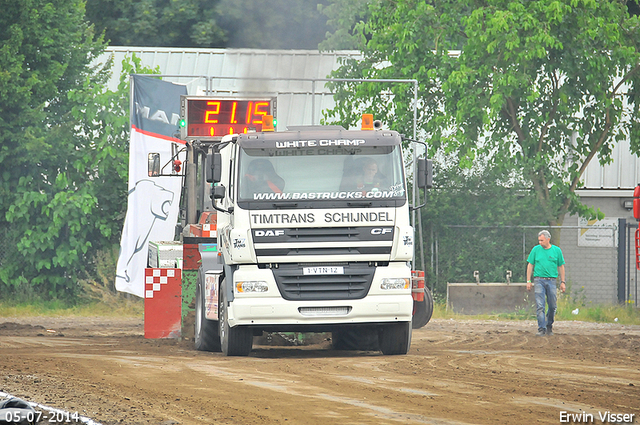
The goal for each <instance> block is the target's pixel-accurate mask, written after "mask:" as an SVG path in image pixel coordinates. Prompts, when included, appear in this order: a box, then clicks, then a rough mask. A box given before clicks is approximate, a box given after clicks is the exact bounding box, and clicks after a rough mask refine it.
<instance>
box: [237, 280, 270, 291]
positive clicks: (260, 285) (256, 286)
mask: <svg viewBox="0 0 640 425" xmlns="http://www.w3.org/2000/svg"><path fill="white" fill-rule="evenodd" d="M268 290H269V285H267V282H265V281H262V280H248V281H241V282H238V283H236V292H239V293H247V292H267V291H268Z"/></svg>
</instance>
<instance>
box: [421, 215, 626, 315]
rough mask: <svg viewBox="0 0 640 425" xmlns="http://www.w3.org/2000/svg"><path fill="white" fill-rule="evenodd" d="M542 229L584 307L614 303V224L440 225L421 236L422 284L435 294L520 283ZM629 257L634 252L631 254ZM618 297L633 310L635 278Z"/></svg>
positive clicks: (616, 228) (615, 247)
mask: <svg viewBox="0 0 640 425" xmlns="http://www.w3.org/2000/svg"><path fill="white" fill-rule="evenodd" d="M542 229H548V230H550V231H551V232H552V235H553V237H552V240H551V243H553V244H554V245H558V246H559V247H560V248H561V249H562V251H563V254H564V257H565V261H566V265H565V269H566V277H567V284H568V288H569V290H570V291H571V294H572V296H573V297H575V298H577V299H581V300H582V301H584V302H587V303H589V302H590V303H617V302H619V301H620V300H619V293H618V288H619V279H618V277H619V272H620V271H619V264H618V238H619V236H618V233H619V229H618V225H616V224H607V225H602V226H597V227H596V226H590V225H581V226H558V227H548V226H547V227H544V226H444V227H441V228H438V229H436V230H432V231H429V232H428V233H427V235H426V237H425V239H426V241H427V243H426V247H427V248H426V252H425V257H426V261H425V263H426V264H428V265H429V268H430V270H428V271H427V273H428V277H427V281H428V284H429V286H430V287H431V288H432V290H433V291H434V292H435V293H436V294H444V293H446V285H447V283H448V282H450V283H454V282H457V283H467V282H477V281H479V282H483V283H498V282H507V281H511V282H525V281H526V270H527V257H528V255H529V253H530V251H531V249H532V248H533V247H534V246H535V245H537V244H538V233H539V232H540V230H542ZM634 258H635V252H634ZM629 278H630V281H629V284H628V286H629V288H630V290H628V291H626V293H625V295H624V297H625V299H627V300H630V302H632V303H635V304H636V305H637V297H638V293H637V290H636V291H635V292H634V291H633V289H634V288H637V279H635V278H634V277H633V276H630V277H629Z"/></svg>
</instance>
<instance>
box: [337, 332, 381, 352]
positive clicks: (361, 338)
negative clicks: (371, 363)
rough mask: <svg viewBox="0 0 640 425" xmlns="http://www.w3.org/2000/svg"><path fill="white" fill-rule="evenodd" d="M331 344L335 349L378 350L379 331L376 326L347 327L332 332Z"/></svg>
mask: <svg viewBox="0 0 640 425" xmlns="http://www.w3.org/2000/svg"><path fill="white" fill-rule="evenodd" d="M331 345H332V346H333V349H334V350H360V351H377V350H379V349H380V345H379V344H378V333H377V331H376V329H374V328H349V327H345V328H343V329H339V330H336V331H333V332H331Z"/></svg>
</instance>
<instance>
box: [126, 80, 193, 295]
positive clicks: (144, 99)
mask: <svg viewBox="0 0 640 425" xmlns="http://www.w3.org/2000/svg"><path fill="white" fill-rule="evenodd" d="M131 86H132V89H131V92H132V95H131V96H132V102H131V136H130V144H129V195H128V206H127V215H126V217H125V221H124V226H123V230H122V239H121V241H120V255H119V257H118V264H117V271H116V289H117V290H118V291H122V292H128V293H130V294H134V295H137V296H139V297H143V298H144V289H145V277H144V270H145V268H146V266H147V259H148V249H149V241H168V240H173V239H174V235H175V226H176V223H177V220H178V213H179V205H180V187H181V184H182V179H181V178H180V177H178V175H177V174H175V173H174V175H173V176H159V177H150V176H149V171H148V162H149V154H150V153H158V154H160V164H161V165H164V164H169V165H168V166H167V167H165V168H164V169H163V170H162V172H161V174H172V173H171V171H172V168H171V160H172V152H177V151H178V149H175V147H174V149H172V145H173V146H175V144H184V141H182V140H180V139H177V138H175V134H176V132H177V130H178V121H179V119H180V95H183V94H184V95H186V94H187V89H186V87H185V86H182V85H178V84H173V83H169V82H166V81H162V80H160V79H157V78H153V77H146V76H140V75H134V76H132V79H131ZM179 159H180V160H181V161H182V162H184V160H185V158H184V155H183V154H181V157H180V158H179Z"/></svg>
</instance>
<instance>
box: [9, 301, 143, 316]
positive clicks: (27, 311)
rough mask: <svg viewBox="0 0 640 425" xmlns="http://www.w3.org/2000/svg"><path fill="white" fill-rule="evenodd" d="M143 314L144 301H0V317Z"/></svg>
mask: <svg viewBox="0 0 640 425" xmlns="http://www.w3.org/2000/svg"><path fill="white" fill-rule="evenodd" d="M143 312H144V300H142V299H140V298H133V297H132V299H120V300H117V301H115V302H110V303H105V302H100V301H87V302H84V303H79V304H76V305H70V304H69V303H68V302H64V301H60V300H51V301H43V300H37V301H31V302H22V303H18V302H12V301H7V300H3V301H0V317H34V316H48V317H140V318H142V315H143Z"/></svg>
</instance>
